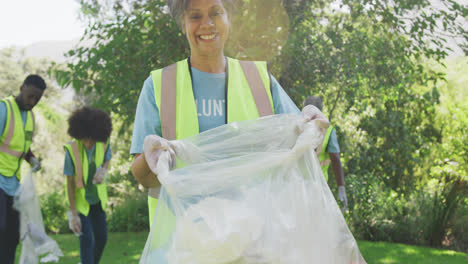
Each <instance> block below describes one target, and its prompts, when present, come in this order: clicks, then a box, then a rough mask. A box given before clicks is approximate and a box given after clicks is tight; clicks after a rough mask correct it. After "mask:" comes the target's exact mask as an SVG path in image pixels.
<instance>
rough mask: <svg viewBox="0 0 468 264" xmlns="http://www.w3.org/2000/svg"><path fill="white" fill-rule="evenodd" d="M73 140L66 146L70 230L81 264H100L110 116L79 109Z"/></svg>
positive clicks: (73, 121)
mask: <svg viewBox="0 0 468 264" xmlns="http://www.w3.org/2000/svg"><path fill="white" fill-rule="evenodd" d="M68 126H69V127H68V134H69V135H70V136H71V137H72V138H73V140H72V141H71V142H69V143H67V144H66V145H65V146H64V149H65V165H64V175H65V176H66V178H67V187H66V190H67V194H68V201H69V204H70V212H69V213H68V217H69V223H70V228H71V229H72V231H73V232H74V233H75V234H76V235H78V236H79V240H80V258H81V263H82V264H97V263H99V260H100V259H101V256H102V253H103V251H104V247H105V245H106V242H107V223H106V213H105V208H106V204H107V187H106V184H105V179H106V177H107V170H108V168H109V161H110V159H111V156H112V154H111V149H110V145H109V137H110V134H111V132H112V121H111V118H110V117H109V115H108V114H107V113H105V112H104V111H102V110H99V109H93V108H89V107H83V108H80V109H78V110H76V111H74V112H73V113H72V115H71V116H70V118H69V119H68Z"/></svg>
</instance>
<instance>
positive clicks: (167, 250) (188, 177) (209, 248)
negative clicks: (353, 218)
mask: <svg viewBox="0 0 468 264" xmlns="http://www.w3.org/2000/svg"><path fill="white" fill-rule="evenodd" d="M322 140H323V134H322V133H320V130H319V128H318V127H317V126H316V125H315V124H314V123H313V122H311V123H305V121H304V119H303V118H302V117H300V116H295V115H274V116H268V117H264V118H260V119H256V120H252V121H243V122H236V123H231V124H228V125H224V126H221V127H218V128H215V129H212V130H209V131H206V132H204V133H201V134H199V135H195V136H193V137H190V138H187V139H184V140H180V141H179V140H175V141H171V144H173V147H174V148H175V152H176V154H177V158H178V160H177V164H178V165H179V166H178V167H181V168H178V169H174V170H172V171H169V167H168V162H167V160H168V159H169V156H168V153H167V152H164V153H163V155H162V156H161V157H160V159H159V162H158V164H157V169H156V173H157V175H158V179H159V181H160V182H161V184H162V188H161V193H160V196H159V201H158V207H157V209H156V214H155V217H154V221H153V223H152V227H151V231H150V234H149V236H148V239H147V242H146V245H145V248H144V251H143V254H142V256H141V259H140V263H142V264H145V263H158V264H166V263H167V264H228V263H229V264H310V263H317V264H318V263H320V264H332V263H333V264H344V263H346V264H348V263H359V264H361V263H365V261H364V259H363V258H362V256H361V254H360V252H359V249H358V246H357V244H356V241H355V239H354V237H353V236H352V234H351V232H350V231H349V229H348V227H347V225H346V222H345V220H344V218H343V215H342V214H341V211H340V209H339V207H338V205H337V203H336V201H335V199H334V197H333V195H332V193H331V191H330V189H329V187H328V185H327V182H326V181H325V178H324V177H323V174H322V170H321V168H320V164H319V161H318V158H317V155H316V153H315V151H314V149H315V148H316V147H317V146H319V145H320V144H321V143H322ZM181 164H183V165H184V166H180V165H181Z"/></svg>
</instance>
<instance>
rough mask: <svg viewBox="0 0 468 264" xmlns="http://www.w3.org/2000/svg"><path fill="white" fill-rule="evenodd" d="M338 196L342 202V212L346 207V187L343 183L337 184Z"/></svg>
mask: <svg viewBox="0 0 468 264" xmlns="http://www.w3.org/2000/svg"><path fill="white" fill-rule="evenodd" d="M338 198H339V199H340V201H341V202H342V203H343V208H341V211H342V212H343V213H344V212H346V209H347V208H348V198H347V197H346V189H345V187H344V186H343V185H341V186H338Z"/></svg>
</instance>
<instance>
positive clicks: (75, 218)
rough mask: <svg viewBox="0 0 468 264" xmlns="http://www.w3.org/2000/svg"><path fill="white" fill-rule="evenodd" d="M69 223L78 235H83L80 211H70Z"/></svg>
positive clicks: (68, 214)
mask: <svg viewBox="0 0 468 264" xmlns="http://www.w3.org/2000/svg"><path fill="white" fill-rule="evenodd" d="M67 216H68V225H69V227H70V229H71V231H73V233H74V234H75V235H77V236H79V235H81V220H80V216H79V215H78V212H76V211H68V213H67Z"/></svg>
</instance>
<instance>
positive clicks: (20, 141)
mask: <svg viewBox="0 0 468 264" xmlns="http://www.w3.org/2000/svg"><path fill="white" fill-rule="evenodd" d="M1 101H2V102H4V103H5V105H6V109H7V116H6V122H5V128H4V130H3V134H2V135H1V136H0V174H1V175H3V176H6V177H13V175H15V174H16V178H18V180H20V179H21V176H20V167H21V163H22V162H23V159H24V156H25V155H26V153H28V151H29V146H30V145H31V142H32V137H33V133H34V128H35V125H34V114H33V112H32V111H28V112H27V117H26V123H25V124H24V125H23V119H22V118H21V111H20V109H19V107H18V104H17V103H16V101H15V98H13V97H12V96H11V97H8V98H5V99H3V100H1Z"/></svg>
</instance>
